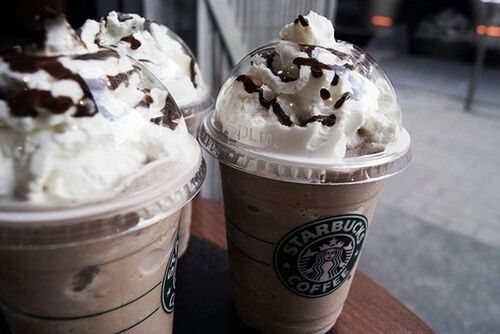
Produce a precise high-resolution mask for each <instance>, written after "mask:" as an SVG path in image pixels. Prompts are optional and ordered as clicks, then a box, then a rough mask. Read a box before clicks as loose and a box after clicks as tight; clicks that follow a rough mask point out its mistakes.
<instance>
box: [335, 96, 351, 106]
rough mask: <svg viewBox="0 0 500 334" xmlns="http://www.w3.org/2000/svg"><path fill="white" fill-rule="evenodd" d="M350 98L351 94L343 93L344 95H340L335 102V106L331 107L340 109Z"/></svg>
mask: <svg viewBox="0 0 500 334" xmlns="http://www.w3.org/2000/svg"><path fill="white" fill-rule="evenodd" d="M350 98H351V93H349V92H345V93H344V94H342V96H341V97H340V99H338V100H337V102H335V104H334V105H333V108H334V109H340V108H341V107H342V106H343V105H344V102H345V101H347V100H349V99H350Z"/></svg>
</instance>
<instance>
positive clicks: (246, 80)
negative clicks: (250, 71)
mask: <svg viewBox="0 0 500 334" xmlns="http://www.w3.org/2000/svg"><path fill="white" fill-rule="evenodd" d="M236 81H240V82H242V83H243V87H244V89H245V91H246V92H247V93H249V94H253V93H258V94H259V103H260V105H261V106H262V107H264V108H266V109H269V108H270V107H272V109H273V112H274V114H275V115H276V117H277V118H278V121H279V122H280V123H281V124H283V125H285V126H288V127H291V126H294V125H298V126H301V127H305V126H307V125H308V124H309V123H313V122H320V123H321V124H323V125H325V126H333V125H335V121H336V116H335V115H334V114H331V115H316V116H312V117H310V118H309V119H307V120H305V121H300V122H299V123H298V124H296V123H294V122H293V121H292V120H291V118H290V116H288V115H287V114H286V113H285V111H284V110H283V108H282V107H281V105H280V104H279V102H278V98H277V97H274V98H273V99H271V100H266V98H265V97H264V91H263V89H262V83H261V82H260V81H259V80H258V79H257V78H255V77H252V76H249V75H245V74H242V75H239V76H238V77H237V78H236ZM342 103H343V102H342Z"/></svg>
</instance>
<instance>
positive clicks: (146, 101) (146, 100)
mask: <svg viewBox="0 0 500 334" xmlns="http://www.w3.org/2000/svg"><path fill="white" fill-rule="evenodd" d="M153 102H154V100H153V97H152V96H151V95H149V94H148V93H146V94H144V96H143V97H142V100H141V101H140V102H139V103H137V105H136V106H135V108H137V107H145V108H149V106H150V105H151V103H153Z"/></svg>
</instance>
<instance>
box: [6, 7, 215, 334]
mask: <svg viewBox="0 0 500 334" xmlns="http://www.w3.org/2000/svg"><path fill="white" fill-rule="evenodd" d="M39 27H40V28H41V29H40V36H39V37H40V39H39V40H38V41H37V42H36V43H35V44H33V45H26V46H23V47H20V48H16V49H14V50H12V51H11V52H8V53H5V54H2V55H0V268H1V270H0V305H1V308H2V311H3V313H4V315H5V317H6V319H7V322H8V325H9V327H10V329H11V331H12V333H13V334H17V333H21V334H24V333H26V334H32V333H41V334H59V333H79V334H80V333H88V334H90V333H123V332H127V333H152V334H154V333H171V331H172V319H173V312H174V300H175V269H176V264H177V253H178V238H179V232H178V223H179V217H180V211H181V209H182V207H183V206H184V205H185V204H186V203H187V202H188V201H189V200H190V199H191V198H192V197H193V196H194V195H195V194H196V193H197V191H198V190H199V188H200V186H201V183H202V181H203V178H204V173H205V168H204V164H203V161H202V158H201V152H200V149H199V147H198V145H197V143H196V140H195V139H194V138H193V137H192V136H191V135H189V133H188V130H187V127H186V124H185V121H184V119H183V117H182V114H181V112H180V110H179V109H178V107H177V106H176V104H175V102H174V100H173V99H172V96H171V95H170V94H169V92H168V90H167V89H166V88H165V87H164V86H163V85H162V84H161V83H160V82H159V81H158V80H157V79H156V78H155V77H154V76H152V75H151V74H150V73H149V72H148V71H147V70H145V69H144V68H143V67H142V65H140V64H139V63H135V62H134V60H132V59H131V58H129V57H127V56H124V55H121V54H119V53H118V52H116V51H113V50H111V49H105V48H100V47H95V48H89V47H88V46H87V45H86V44H85V43H83V42H82V39H81V37H80V36H81V34H76V33H75V31H73V30H72V29H71V27H70V26H69V25H68V23H67V22H66V20H65V18H64V17H63V16H62V15H58V14H56V13H48V14H47V15H45V16H43V17H42V18H40V22H39Z"/></svg>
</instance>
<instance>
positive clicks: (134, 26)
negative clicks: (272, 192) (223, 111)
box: [81, 11, 213, 256]
mask: <svg viewBox="0 0 500 334" xmlns="http://www.w3.org/2000/svg"><path fill="white" fill-rule="evenodd" d="M81 31H82V39H83V40H84V42H85V44H86V45H87V47H89V48H91V49H92V48H96V47H97V45H96V44H95V43H97V44H98V45H99V46H102V47H109V48H113V49H115V50H116V51H118V52H119V53H122V54H126V55H129V56H130V57H132V58H134V59H136V60H137V61H139V62H141V63H142V64H143V65H144V66H146V67H147V68H148V69H149V70H150V71H151V72H153V73H154V75H155V76H156V77H157V78H158V79H159V80H160V81H161V82H162V83H163V84H164V85H165V86H166V87H167V89H168V90H169V92H170V93H171V94H172V97H173V98H174V100H175V101H176V103H177V105H178V106H179V108H180V109H181V111H182V114H183V116H184V119H185V121H186V124H187V127H188V130H189V133H191V134H192V135H193V136H196V135H197V133H198V128H199V124H200V120H201V118H202V117H203V115H205V113H206V112H207V111H208V110H210V109H211V108H212V106H213V99H212V96H211V95H210V90H209V89H208V87H207V85H206V84H205V82H204V80H203V78H202V75H201V71H200V68H199V66H198V64H197V62H196V59H195V57H194V56H193V54H192V52H191V50H190V49H189V48H188V46H187V45H186V44H185V43H184V42H183V41H182V39H181V38H180V37H179V36H178V35H176V34H175V33H174V32H172V31H171V30H169V29H168V28H167V27H165V26H163V25H160V24H158V23H155V22H152V21H149V20H146V19H145V18H143V17H141V16H139V15H137V14H128V13H117V12H114V11H113V12H110V13H109V14H108V15H107V16H106V17H105V18H102V19H101V20H100V22H96V21H93V20H87V21H86V22H85V24H84V25H83V27H82V29H81ZM191 212H192V206H191V202H189V203H188V204H187V205H186V206H185V207H184V208H183V210H182V212H181V222H180V230H179V231H180V232H179V233H180V234H179V256H181V255H182V254H184V252H185V251H186V249H187V246H188V242H189V236H190V231H189V230H190V227H191Z"/></svg>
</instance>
